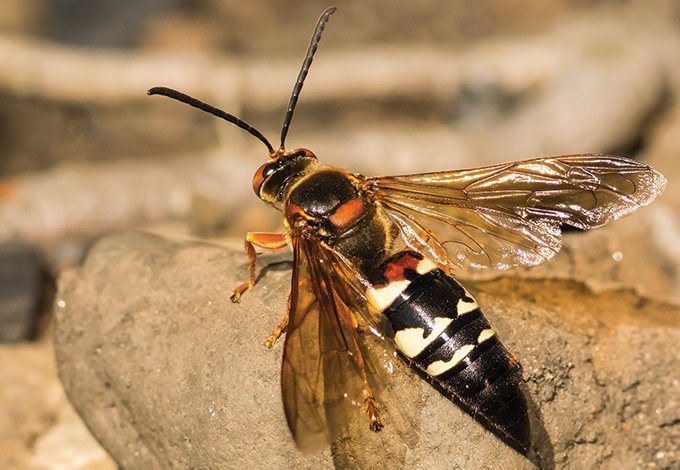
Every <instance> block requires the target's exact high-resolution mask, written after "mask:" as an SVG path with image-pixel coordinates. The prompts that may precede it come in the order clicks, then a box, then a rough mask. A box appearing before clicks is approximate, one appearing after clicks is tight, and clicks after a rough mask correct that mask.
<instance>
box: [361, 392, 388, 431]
mask: <svg viewBox="0 0 680 470" xmlns="http://www.w3.org/2000/svg"><path fill="white" fill-rule="evenodd" d="M368 392H369V393H370V389H368ZM364 403H365V404H366V414H367V415H368V420H369V421H370V423H369V425H368V427H369V429H370V430H371V431H373V432H378V431H380V430H381V429H382V428H383V427H384V425H383V423H382V421H381V419H380V413H379V412H378V405H377V404H376V403H375V399H374V398H373V395H372V394H371V395H369V396H368V397H367V398H366V399H365V400H364Z"/></svg>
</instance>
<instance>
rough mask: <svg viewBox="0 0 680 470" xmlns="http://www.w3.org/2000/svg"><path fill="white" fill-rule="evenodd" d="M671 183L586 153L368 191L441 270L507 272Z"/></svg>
mask: <svg viewBox="0 0 680 470" xmlns="http://www.w3.org/2000/svg"><path fill="white" fill-rule="evenodd" d="M665 183H666V180H665V178H664V177H663V175H661V173H659V172H657V171H656V170H654V169H652V168H650V167H649V166H647V165H644V164H642V163H640V162H637V161H635V160H631V159H628V158H624V157H615V156H607V155H587V154H586V155H566V156H557V157H544V158H536V159H532V160H525V161H520V162H513V163H505V164H499V165H492V166H486V167H479V168H470V169H464V170H455V171H443V172H434V173H422V174H416V175H406V176H392V177H377V178H369V179H367V180H366V181H365V183H364V185H365V186H364V187H365V188H366V192H367V195H368V196H369V197H373V198H374V200H375V201H377V202H378V203H379V204H380V205H381V206H382V207H384V209H385V210H386V212H387V213H388V215H389V216H390V217H391V219H392V220H393V221H394V222H395V224H396V225H397V226H398V227H399V229H400V231H401V235H402V236H403V238H404V240H405V242H406V244H407V245H408V246H410V247H411V248H412V249H416V250H419V251H424V252H425V253H426V254H428V255H429V256H431V257H433V258H434V259H436V260H437V261H438V262H440V263H441V264H446V263H447V262H448V263H452V264H453V265H454V266H458V267H461V266H465V265H466V264H469V265H470V266H472V267H492V268H495V269H506V268H508V267H511V266H516V265H524V266H533V265H536V264H539V263H541V262H543V261H545V260H548V259H550V258H552V257H553V256H554V255H555V254H556V253H557V252H558V251H559V249H560V247H561V244H562V243H561V237H560V227H561V225H562V224H566V225H571V226H574V227H578V228H580V229H588V228H593V227H599V226H601V225H604V224H606V223H607V222H609V221H611V220H614V219H617V218H619V217H621V216H623V215H626V214H628V213H630V212H632V211H634V210H635V209H637V208H638V207H641V206H644V205H646V204H649V203H650V202H651V201H652V200H653V199H654V198H656V197H657V196H658V195H659V194H660V193H661V192H662V191H663V189H664V187H665ZM434 234H436V237H435V236H433V235H434ZM444 248H445V250H444ZM447 255H448V258H449V261H447V260H446V257H447Z"/></svg>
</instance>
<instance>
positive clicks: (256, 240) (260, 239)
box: [231, 232, 288, 302]
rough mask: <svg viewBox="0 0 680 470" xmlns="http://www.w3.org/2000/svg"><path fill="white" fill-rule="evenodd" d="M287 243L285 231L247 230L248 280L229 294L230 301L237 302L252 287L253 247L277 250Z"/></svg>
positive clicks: (254, 257)
mask: <svg viewBox="0 0 680 470" xmlns="http://www.w3.org/2000/svg"><path fill="white" fill-rule="evenodd" d="M287 244H288V238H287V237H286V234H285V233H269V232H248V234H247V235H246V240H245V243H244V245H245V249H246V255H248V272H249V273H250V277H249V279H248V282H246V283H245V284H241V285H240V286H238V287H237V288H236V289H234V292H233V293H232V294H231V301H232V302H239V301H240V300H241V295H243V293H244V292H245V291H247V290H248V289H252V287H253V286H254V285H255V281H256V279H257V268H256V266H255V259H256V258H257V253H255V247H256V246H257V247H259V248H264V249H265V250H278V249H280V248H283V247H285V246H286V245H287Z"/></svg>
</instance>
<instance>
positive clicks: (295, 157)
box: [253, 149, 319, 209]
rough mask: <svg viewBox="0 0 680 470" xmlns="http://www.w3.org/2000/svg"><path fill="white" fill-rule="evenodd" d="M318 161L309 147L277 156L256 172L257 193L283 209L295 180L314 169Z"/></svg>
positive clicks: (254, 183)
mask: <svg viewBox="0 0 680 470" xmlns="http://www.w3.org/2000/svg"><path fill="white" fill-rule="evenodd" d="M318 163H319V161H318V160H317V158H316V155H314V154H313V153H312V152H310V151H309V150H307V149H297V150H293V151H290V152H286V153H284V154H283V155H281V156H278V157H275V158H274V159H272V160H270V161H268V162H267V163H265V164H264V165H262V166H261V167H260V168H259V169H258V170H257V171H256V172H255V176H253V189H254V190H255V194H257V195H258V197H259V198H260V199H262V200H263V201H264V202H268V203H269V204H271V205H273V206H274V207H276V208H277V209H281V208H282V207H283V203H284V201H285V200H286V198H287V197H288V193H289V192H290V189H291V188H292V187H293V185H294V184H295V182H296V181H298V180H299V179H300V178H302V177H303V176H304V175H306V174H307V173H309V172H311V171H312V170H314V169H315V168H316V167H317V165H318Z"/></svg>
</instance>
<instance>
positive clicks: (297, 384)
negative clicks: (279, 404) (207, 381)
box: [281, 236, 368, 452]
mask: <svg viewBox="0 0 680 470" xmlns="http://www.w3.org/2000/svg"><path fill="white" fill-rule="evenodd" d="M293 255H294V267H293V278H292V290H291V297H290V317H289V323H288V331H287V333H286V341H285V345H284V352H283V364H282V367H281V385H282V394H283V404H284V408H285V413H286V419H287V420H288V426H289V427H290V430H291V432H292V434H293V437H294V439H295V442H296V444H297V446H298V448H300V449H301V450H303V451H307V452H314V451H318V450H321V449H323V448H324V447H325V446H326V445H327V444H328V443H329V442H331V441H332V440H333V439H335V437H337V435H338V434H339V433H340V432H341V431H342V429H344V426H345V425H346V423H347V420H348V414H349V413H352V412H356V411H357V409H359V410H361V409H363V405H364V398H365V397H364V391H365V389H366V386H367V377H366V370H365V367H364V363H363V359H362V354H361V350H360V347H359V344H358V342H357V333H356V324H355V322H354V320H353V317H352V314H351V313H350V308H352V309H355V308H364V309H365V307H361V302H362V301H363V299H361V298H357V297H356V295H355V292H356V291H358V290H359V289H358V287H353V286H352V285H351V284H349V283H348V281H349V280H351V279H348V278H345V277H344V273H345V271H344V270H343V269H335V268H334V266H338V263H341V260H338V259H335V258H336V255H335V254H334V253H333V252H332V250H330V249H329V248H327V247H325V246H323V245H322V244H321V243H320V242H319V241H318V240H317V239H316V238H314V237H313V236H310V237H303V236H299V237H294V238H293ZM367 423H368V422H367ZM367 425H368V424H367Z"/></svg>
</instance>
